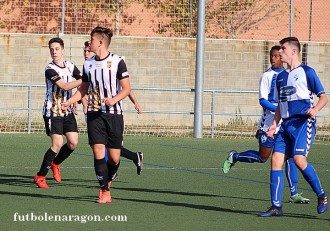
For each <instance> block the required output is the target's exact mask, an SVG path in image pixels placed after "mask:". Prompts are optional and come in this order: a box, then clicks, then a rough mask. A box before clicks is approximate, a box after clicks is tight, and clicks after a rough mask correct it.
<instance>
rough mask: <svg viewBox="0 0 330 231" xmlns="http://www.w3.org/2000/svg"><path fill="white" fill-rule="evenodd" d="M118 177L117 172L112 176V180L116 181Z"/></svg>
mask: <svg viewBox="0 0 330 231" xmlns="http://www.w3.org/2000/svg"><path fill="white" fill-rule="evenodd" d="M117 179H118V173H115V174H114V175H113V176H112V177H111V181H115V180H117Z"/></svg>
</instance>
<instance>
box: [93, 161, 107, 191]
mask: <svg viewBox="0 0 330 231" xmlns="http://www.w3.org/2000/svg"><path fill="white" fill-rule="evenodd" d="M94 169H95V174H96V177H97V180H98V182H99V184H100V187H101V189H102V191H109V188H108V166H107V164H106V162H105V160H104V158H102V159H99V160H97V159H94Z"/></svg>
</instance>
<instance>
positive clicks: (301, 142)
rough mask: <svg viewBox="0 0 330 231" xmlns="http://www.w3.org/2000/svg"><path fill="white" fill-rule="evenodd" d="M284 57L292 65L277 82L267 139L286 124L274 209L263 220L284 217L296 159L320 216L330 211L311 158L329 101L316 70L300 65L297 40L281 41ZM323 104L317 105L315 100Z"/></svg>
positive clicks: (276, 157) (274, 171) (276, 163)
mask: <svg viewBox="0 0 330 231" xmlns="http://www.w3.org/2000/svg"><path fill="white" fill-rule="evenodd" d="M280 44H281V49H280V57H281V60H282V61H283V62H285V63H286V64H287V65H288V70H286V71H283V72H281V73H280V74H279V75H278V77H277V79H276V88H275V99H277V100H278V102H279V103H278V104H279V105H278V107H277V108H276V112H275V115H274V121H273V124H272V125H271V127H270V128H269V131H268V132H267V135H268V136H269V137H274V133H275V131H276V127H277V125H278V123H279V121H280V120H281V119H282V124H281V127H280V130H279V132H278V135H277V137H276V142H275V145H274V150H273V155H272V167H271V172H270V192H271V203H272V206H271V207H270V208H269V210H268V211H266V212H263V213H260V214H259V216H261V217H270V216H282V215H283V212H282V193H283V188H284V179H283V178H284V177H283V171H282V166H283V163H284V161H285V160H286V159H287V158H289V157H293V159H294V162H295V163H296V165H297V167H298V168H299V170H300V171H301V173H302V175H303V176H304V178H305V179H306V181H307V182H308V183H309V184H310V186H311V188H312V189H313V191H314V192H315V194H316V195H317V197H318V205H317V212H318V213H324V212H325V211H326V210H327V209H328V197H327V196H326V195H325V193H324V190H323V188H322V185H321V182H320V180H319V178H318V175H317V173H316V171H315V169H314V168H313V166H312V164H311V163H308V162H307V155H308V152H309V149H310V147H311V145H312V143H313V140H314V137H315V133H316V115H317V113H318V112H319V111H320V110H321V109H322V108H323V107H324V106H325V105H326V104H327V102H328V98H327V96H326V94H325V91H324V88H323V86H322V83H321V81H320V79H319V78H318V76H317V74H316V73H315V70H314V69H313V68H311V67H309V66H307V65H305V64H302V63H301V62H300V61H299V54H300V42H299V40H298V39H297V38H296V37H287V38H284V39H282V40H281V41H280ZM314 95H316V96H317V97H318V98H319V100H318V102H317V103H316V104H315V105H314V103H313V98H314Z"/></svg>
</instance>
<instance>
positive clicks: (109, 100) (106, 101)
mask: <svg viewBox="0 0 330 231" xmlns="http://www.w3.org/2000/svg"><path fill="white" fill-rule="evenodd" d="M102 103H104V104H105V105H107V106H113V105H115V103H116V102H115V101H114V100H113V98H109V97H107V98H104V99H102Z"/></svg>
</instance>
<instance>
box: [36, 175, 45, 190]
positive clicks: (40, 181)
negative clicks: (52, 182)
mask: <svg viewBox="0 0 330 231" xmlns="http://www.w3.org/2000/svg"><path fill="white" fill-rule="evenodd" d="M33 181H34V183H35V184H36V185H37V186H38V188H48V185H47V182H46V177H45V176H38V175H35V176H34V179H33Z"/></svg>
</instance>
